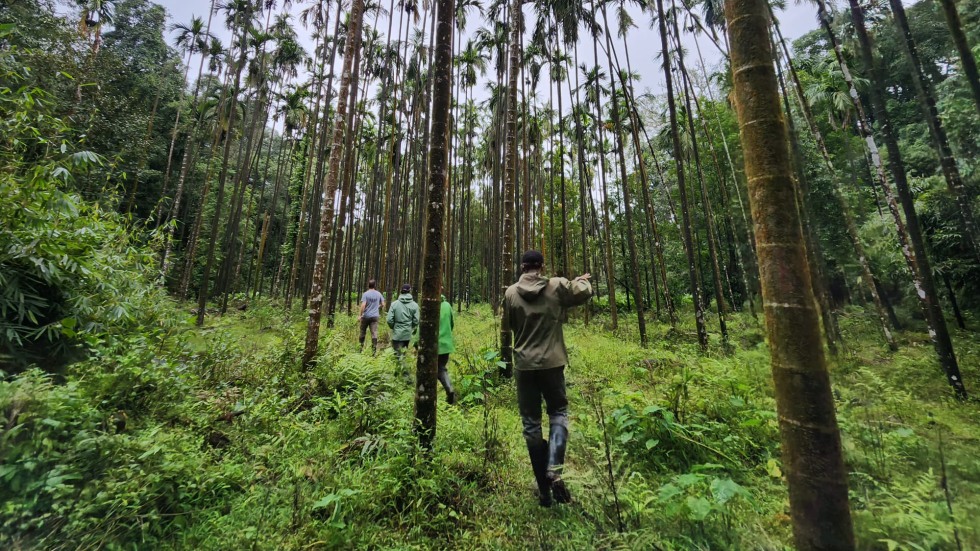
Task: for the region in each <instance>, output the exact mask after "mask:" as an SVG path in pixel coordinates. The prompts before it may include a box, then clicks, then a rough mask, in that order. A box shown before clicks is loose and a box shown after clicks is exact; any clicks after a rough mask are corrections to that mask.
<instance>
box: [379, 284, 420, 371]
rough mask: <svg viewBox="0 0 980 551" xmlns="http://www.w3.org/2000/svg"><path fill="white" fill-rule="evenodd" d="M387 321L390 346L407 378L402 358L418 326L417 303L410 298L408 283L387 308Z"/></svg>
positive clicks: (410, 288) (410, 289)
mask: <svg viewBox="0 0 980 551" xmlns="http://www.w3.org/2000/svg"><path fill="white" fill-rule="evenodd" d="M387 321H388V327H390V328H391V347H392V348H394V349H395V357H396V358H397V359H398V367H399V369H401V371H402V376H404V377H406V378H409V377H408V371H406V369H405V365H404V362H403V359H404V357H405V349H406V348H408V342H409V341H410V340H412V334H413V333H415V329H416V328H417V327H418V326H419V305H418V304H417V303H416V302H415V299H413V298H412V286H411V285H409V284H408V283H406V284H405V285H402V293H401V294H400V295H398V300H396V301H394V304H392V305H391V309H389V310H388V317H387Z"/></svg>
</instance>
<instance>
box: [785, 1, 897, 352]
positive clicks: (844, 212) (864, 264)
mask: <svg viewBox="0 0 980 551" xmlns="http://www.w3.org/2000/svg"><path fill="white" fill-rule="evenodd" d="M773 29H774V30H775V31H776V35H777V37H778V39H779V44H780V45H781V46H782V51H783V56H784V57H785V59H786V65H787V66H788V67H789V74H790V78H791V79H792V81H793V89H794V90H795V92H796V99H797V101H798V102H799V104H800V111H801V112H802V113H803V119H804V120H805V121H806V124H807V127H809V129H810V133H811V134H812V135H813V138H814V141H816V142H817V149H818V150H819V151H820V155H821V157H822V158H823V161H824V164H825V165H827V170H828V172H829V173H830V175H831V181H832V182H833V185H832V186H831V191H832V193H833V195H834V200H835V202H836V203H837V206H838V208H840V211H841V216H842V217H843V218H844V226H845V228H846V229H847V236H848V238H850V240H851V246H852V247H853V248H854V254H855V256H857V259H858V265H859V266H861V281H862V283H864V285H865V287H866V288H867V289H868V291H869V292H870V293H871V299H872V301H873V302H874V305H875V312H876V313H877V315H878V324H879V325H880V326H881V331H882V334H883V335H884V336H885V342H886V343H887V344H888V349H889V350H891V351H892V352H894V351H896V350H898V344H897V343H896V342H895V337H894V335H892V327H890V326H889V324H888V315H887V312H886V310H885V306H884V303H883V302H882V300H881V295H879V294H878V287H877V286H876V285H875V283H874V281H875V277H874V274H873V273H872V271H871V263H870V262H869V261H868V256H867V254H866V253H865V251H864V244H863V243H862V242H861V238H860V236H859V235H858V229H857V223H856V222H855V221H854V215H853V214H852V213H851V208H850V206H849V205H848V204H847V201H846V200H845V199H844V193H843V191H842V188H843V184H842V180H841V177H840V173H839V172H838V171H837V169H836V168H835V166H834V163H833V161H832V160H831V158H830V152H829V151H828V150H827V144H826V142H825V141H824V138H823V133H822V132H820V128H818V127H817V125H816V122H815V121H814V120H813V113H812V111H811V110H810V104H809V103H807V101H806V96H805V95H804V93H803V86H802V84H801V83H800V79H799V77H798V76H797V74H796V67H795V66H794V65H793V59H792V58H791V57H790V55H789V48H788V47H787V45H786V40H785V39H784V38H783V35H782V32H781V31H780V29H779V22H778V21H776V20H775V19H773Z"/></svg>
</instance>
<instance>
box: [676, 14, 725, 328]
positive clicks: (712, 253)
mask: <svg viewBox="0 0 980 551" xmlns="http://www.w3.org/2000/svg"><path fill="white" fill-rule="evenodd" d="M671 4H673V6H674V12H675V13H676V12H677V6H676V3H675V2H674V1H673V0H672V1H671ZM673 23H674V25H673V27H674V40H675V41H676V46H677V69H678V72H679V73H680V76H681V90H682V92H683V96H684V107H685V109H684V112H685V115H686V116H685V119H687V128H688V133H689V134H690V140H691V153H692V157H693V161H694V170H695V174H696V175H697V179H698V187H699V188H700V191H701V203H702V205H703V208H704V221H705V226H706V227H707V230H708V258H709V260H710V261H711V275H712V278H713V282H714V289H715V305H716V306H717V308H718V328H719V329H720V330H721V340H722V343H724V345H725V346H728V325H727V323H726V322H725V315H726V314H727V313H728V306H727V305H726V304H725V296H724V287H723V286H722V278H721V269H720V267H719V264H718V244H719V241H718V237H717V235H715V219H714V212H713V210H712V208H711V202H710V201H709V199H708V186H707V183H706V182H705V181H704V180H705V178H704V171H703V170H702V168H701V149H700V147H699V144H698V131H697V128H696V127H695V125H694V110H693V109H692V106H691V96H692V95H693V94H694V90H693V87H692V86H691V83H690V78H689V77H688V73H687V68H686V67H685V65H684V50H683V49H682V48H681V33H680V28H679V26H678V24H677V18H676V17H675V18H674V21H673ZM678 162H679V161H678Z"/></svg>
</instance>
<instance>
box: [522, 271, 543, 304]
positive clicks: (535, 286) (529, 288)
mask: <svg viewBox="0 0 980 551" xmlns="http://www.w3.org/2000/svg"><path fill="white" fill-rule="evenodd" d="M546 287H548V279H547V278H544V277H541V274H540V273H535V272H532V273H527V274H524V275H522V276H521V279H519V280H518V281H517V293H518V294H519V295H521V298H523V299H524V300H526V301H528V302H532V301H534V300H537V298H538V297H539V296H541V293H543V292H544V290H545V288H546Z"/></svg>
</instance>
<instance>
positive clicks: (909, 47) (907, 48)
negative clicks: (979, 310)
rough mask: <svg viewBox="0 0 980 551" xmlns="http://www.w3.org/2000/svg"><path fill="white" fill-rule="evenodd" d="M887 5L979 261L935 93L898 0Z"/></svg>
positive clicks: (965, 234) (966, 203)
mask: <svg viewBox="0 0 980 551" xmlns="http://www.w3.org/2000/svg"><path fill="white" fill-rule="evenodd" d="M889 3H890V4H891V7H892V14H893V15H894V19H895V25H896V26H897V27H898V31H899V33H900V34H901V35H902V37H903V40H901V42H902V45H903V46H904V48H903V51H904V52H905V57H906V58H907V59H908V60H909V64H910V65H911V66H912V83H913V85H914V86H915V94H916V96H917V97H918V99H919V106H920V107H921V108H922V114H923V116H925V118H926V124H928V125H929V133H930V134H932V141H933V145H934V146H935V148H936V154H937V156H938V157H939V165H940V166H941V167H942V171H943V177H944V178H945V179H946V186H947V187H949V191H950V193H952V195H953V199H954V200H955V201H956V206H957V207H959V211H960V221H961V222H962V224H963V240H964V241H966V243H967V245H968V246H969V247H970V248H971V249H972V250H973V254H974V256H975V258H976V259H977V260H980V242H978V240H977V224H976V221H975V220H974V217H973V210H972V209H971V208H970V198H969V197H968V196H967V193H968V192H967V191H966V188H965V187H964V186H963V178H962V177H961V176H960V169H959V167H957V166H956V158H955V157H953V150H952V148H950V146H949V138H947V137H946V129H945V128H943V122H942V119H940V118H939V110H938V109H936V96H935V93H934V92H933V90H932V86H931V85H930V83H929V82H928V81H926V79H925V76H924V75H923V73H922V62H921V61H920V60H919V54H918V51H917V50H916V46H915V40H914V39H913V38H912V31H911V30H910V29H909V21H908V18H906V17H905V8H904V7H903V6H902V0H889ZM954 9H955V7H954Z"/></svg>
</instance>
